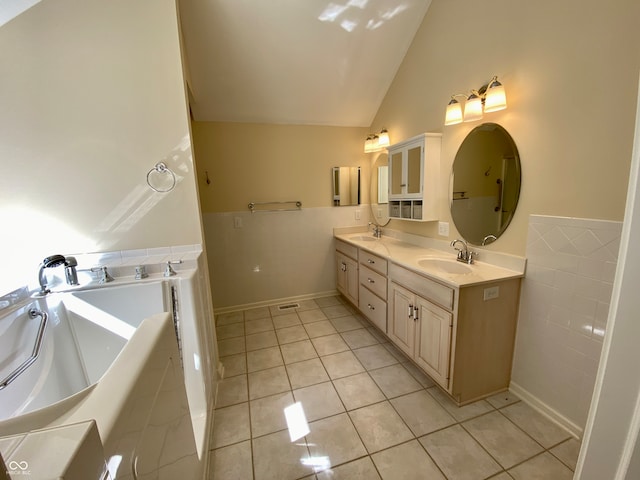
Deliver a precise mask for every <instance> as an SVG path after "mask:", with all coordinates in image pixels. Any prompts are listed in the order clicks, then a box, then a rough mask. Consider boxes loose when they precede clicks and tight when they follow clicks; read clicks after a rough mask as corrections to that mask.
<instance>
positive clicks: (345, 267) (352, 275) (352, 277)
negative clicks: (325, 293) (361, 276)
mask: <svg viewBox="0 0 640 480" xmlns="http://www.w3.org/2000/svg"><path fill="white" fill-rule="evenodd" d="M336 284H337V287H338V291H339V292H340V293H342V294H343V295H344V296H345V297H347V299H349V300H350V301H351V302H353V303H354V304H355V305H358V264H357V263H356V261H355V260H352V259H351V258H349V257H347V256H345V255H343V254H342V253H340V252H336Z"/></svg>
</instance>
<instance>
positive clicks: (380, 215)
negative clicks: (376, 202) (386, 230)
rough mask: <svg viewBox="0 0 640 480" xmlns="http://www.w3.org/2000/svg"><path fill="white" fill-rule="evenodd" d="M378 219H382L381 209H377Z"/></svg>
mask: <svg viewBox="0 0 640 480" xmlns="http://www.w3.org/2000/svg"><path fill="white" fill-rule="evenodd" d="M378 218H382V209H381V208H379V209H378Z"/></svg>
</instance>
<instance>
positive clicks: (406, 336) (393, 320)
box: [389, 283, 416, 357]
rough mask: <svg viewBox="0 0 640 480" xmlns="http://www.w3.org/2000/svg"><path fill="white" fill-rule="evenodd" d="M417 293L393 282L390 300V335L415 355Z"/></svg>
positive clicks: (402, 348) (399, 344) (410, 353)
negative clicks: (415, 301) (415, 306)
mask: <svg viewBox="0 0 640 480" xmlns="http://www.w3.org/2000/svg"><path fill="white" fill-rule="evenodd" d="M414 300H415V295H414V294H413V293H411V292H410V291H409V290H406V289H404V288H402V287H401V286H399V285H396V284H395V283H391V292H390V300H389V322H390V324H389V337H391V340H393V342H394V343H395V344H396V345H397V346H398V347H399V348H400V349H401V350H403V351H404V352H405V353H406V354H407V355H409V356H410V357H413V352H414V345H415V328H416V327H415V321H414V310H413V308H414V305H415V303H414Z"/></svg>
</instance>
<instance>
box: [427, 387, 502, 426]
mask: <svg viewBox="0 0 640 480" xmlns="http://www.w3.org/2000/svg"><path fill="white" fill-rule="evenodd" d="M427 392H429V394H430V395H432V396H433V398H435V399H436V400H437V401H438V403H440V405H442V406H443V407H444V408H445V409H446V410H447V412H449V413H450V414H451V415H452V416H453V418H455V419H456V420H458V421H459V422H464V421H465V420H469V419H470V418H474V417H477V416H479V415H484V414H485V413H488V412H492V411H493V410H494V409H493V407H492V406H491V405H490V404H489V403H488V402H487V401H485V400H480V401H478V402H474V403H470V404H468V405H465V406H463V407H459V406H457V405H456V404H455V403H454V402H453V400H451V398H449V396H448V395H447V394H446V393H444V392H443V391H442V390H440V389H439V388H438V387H432V388H429V389H427Z"/></svg>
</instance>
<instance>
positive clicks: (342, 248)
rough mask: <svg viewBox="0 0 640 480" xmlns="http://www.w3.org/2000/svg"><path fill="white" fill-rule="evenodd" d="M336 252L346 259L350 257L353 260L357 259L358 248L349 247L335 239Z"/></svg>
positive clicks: (347, 244) (349, 245)
mask: <svg viewBox="0 0 640 480" xmlns="http://www.w3.org/2000/svg"><path fill="white" fill-rule="evenodd" d="M336 250H338V251H339V252H342V253H344V254H345V255H346V256H347V257H351V258H353V259H354V260H357V259H358V247H356V246H355V245H351V244H349V243H346V242H343V241H342V240H337V239H336Z"/></svg>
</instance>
